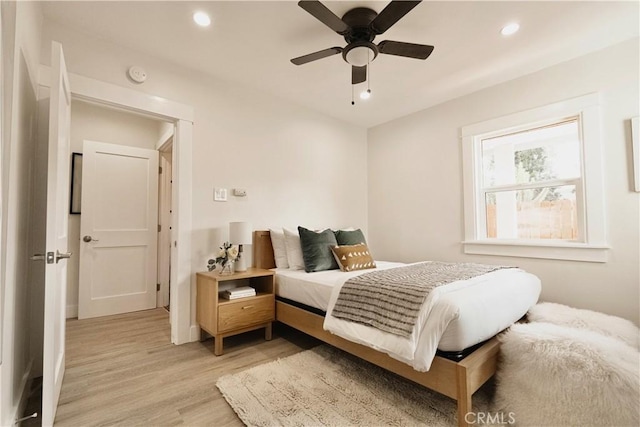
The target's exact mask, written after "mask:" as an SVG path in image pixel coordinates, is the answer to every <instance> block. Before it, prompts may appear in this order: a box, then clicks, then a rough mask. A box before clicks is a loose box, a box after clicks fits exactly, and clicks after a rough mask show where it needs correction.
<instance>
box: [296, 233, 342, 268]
mask: <svg viewBox="0 0 640 427" xmlns="http://www.w3.org/2000/svg"><path fill="white" fill-rule="evenodd" d="M298 234H300V246H302V259H303V260H304V270H305V271H306V272H307V273H311V272H313V271H324V270H337V269H338V263H337V262H336V259H335V258H334V256H333V252H331V247H333V246H336V245H337V244H338V242H337V241H336V236H335V235H334V234H333V231H331V230H329V229H326V230H324V231H321V232H319V233H316V232H315V231H312V230H307V229H306V228H304V227H298Z"/></svg>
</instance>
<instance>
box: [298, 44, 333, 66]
mask: <svg viewBox="0 0 640 427" xmlns="http://www.w3.org/2000/svg"><path fill="white" fill-rule="evenodd" d="M340 52H342V48H341V47H330V48H329V49H324V50H319V51H318V52H313V53H310V54H308V55H303V56H299V57H297V58H293V59H292V60H291V62H293V63H294V64H295V65H302V64H306V63H307V62H311V61H315V60H317V59H322V58H326V57H327V56H331V55H335V54H336V53H340Z"/></svg>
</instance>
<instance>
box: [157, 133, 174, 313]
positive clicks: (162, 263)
mask: <svg viewBox="0 0 640 427" xmlns="http://www.w3.org/2000/svg"><path fill="white" fill-rule="evenodd" d="M163 141H164V143H163ZM157 150H158V161H159V164H160V168H161V171H162V172H161V173H160V176H159V183H158V190H159V191H158V225H159V232H158V253H157V259H158V284H159V285H160V289H159V292H158V295H157V298H156V305H157V306H158V307H165V306H167V305H168V304H169V301H170V299H169V294H170V293H169V285H170V283H171V276H170V274H171V226H170V225H169V226H167V225H168V223H169V221H168V218H170V217H171V215H170V214H169V212H167V211H168V210H170V209H168V208H170V207H171V205H170V204H169V201H170V200H171V197H170V196H171V193H170V191H169V190H170V189H171V173H172V172H173V170H172V162H169V161H168V160H167V158H166V157H165V153H171V152H173V132H171V134H170V135H169V136H168V137H164V136H163V138H162V139H160V141H159V143H158V148H157ZM167 260H168V263H167V262H166V261H167Z"/></svg>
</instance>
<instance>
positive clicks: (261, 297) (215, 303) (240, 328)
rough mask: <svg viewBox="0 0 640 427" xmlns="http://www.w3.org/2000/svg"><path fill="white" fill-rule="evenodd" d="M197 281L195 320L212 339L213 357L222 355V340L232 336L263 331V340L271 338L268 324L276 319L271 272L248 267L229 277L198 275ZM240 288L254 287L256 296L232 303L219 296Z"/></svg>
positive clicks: (209, 273) (211, 273)
mask: <svg viewBox="0 0 640 427" xmlns="http://www.w3.org/2000/svg"><path fill="white" fill-rule="evenodd" d="M196 281H197V292H198V293H197V296H196V321H197V322H198V324H199V325H200V328H201V329H203V330H205V331H206V332H208V333H209V334H211V335H212V336H213V339H214V347H213V350H214V353H215V355H216V356H220V355H221V354H222V342H223V340H224V338H225V337H228V336H231V335H236V334H241V333H243V332H248V331H253V330H254V329H260V328H265V333H264V337H265V339H266V340H267V341H268V340H270V339H271V322H273V321H274V320H275V318H276V311H275V286H274V273H273V271H270V270H263V269H260V268H249V269H247V271H244V272H241V273H234V274H229V275H220V274H218V273H217V272H205V273H197V274H196ZM240 286H251V287H252V288H255V290H256V295H255V296H251V297H245V298H239V299H235V300H228V299H224V298H222V297H221V296H220V293H221V292H222V291H223V290H225V289H228V288H234V287H240Z"/></svg>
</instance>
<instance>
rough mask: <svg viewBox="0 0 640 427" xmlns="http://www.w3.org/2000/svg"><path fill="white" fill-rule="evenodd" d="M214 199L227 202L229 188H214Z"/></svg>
mask: <svg viewBox="0 0 640 427" xmlns="http://www.w3.org/2000/svg"><path fill="white" fill-rule="evenodd" d="M213 200H214V201H216V202H226V201H227V189H226V188H214V189H213Z"/></svg>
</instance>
